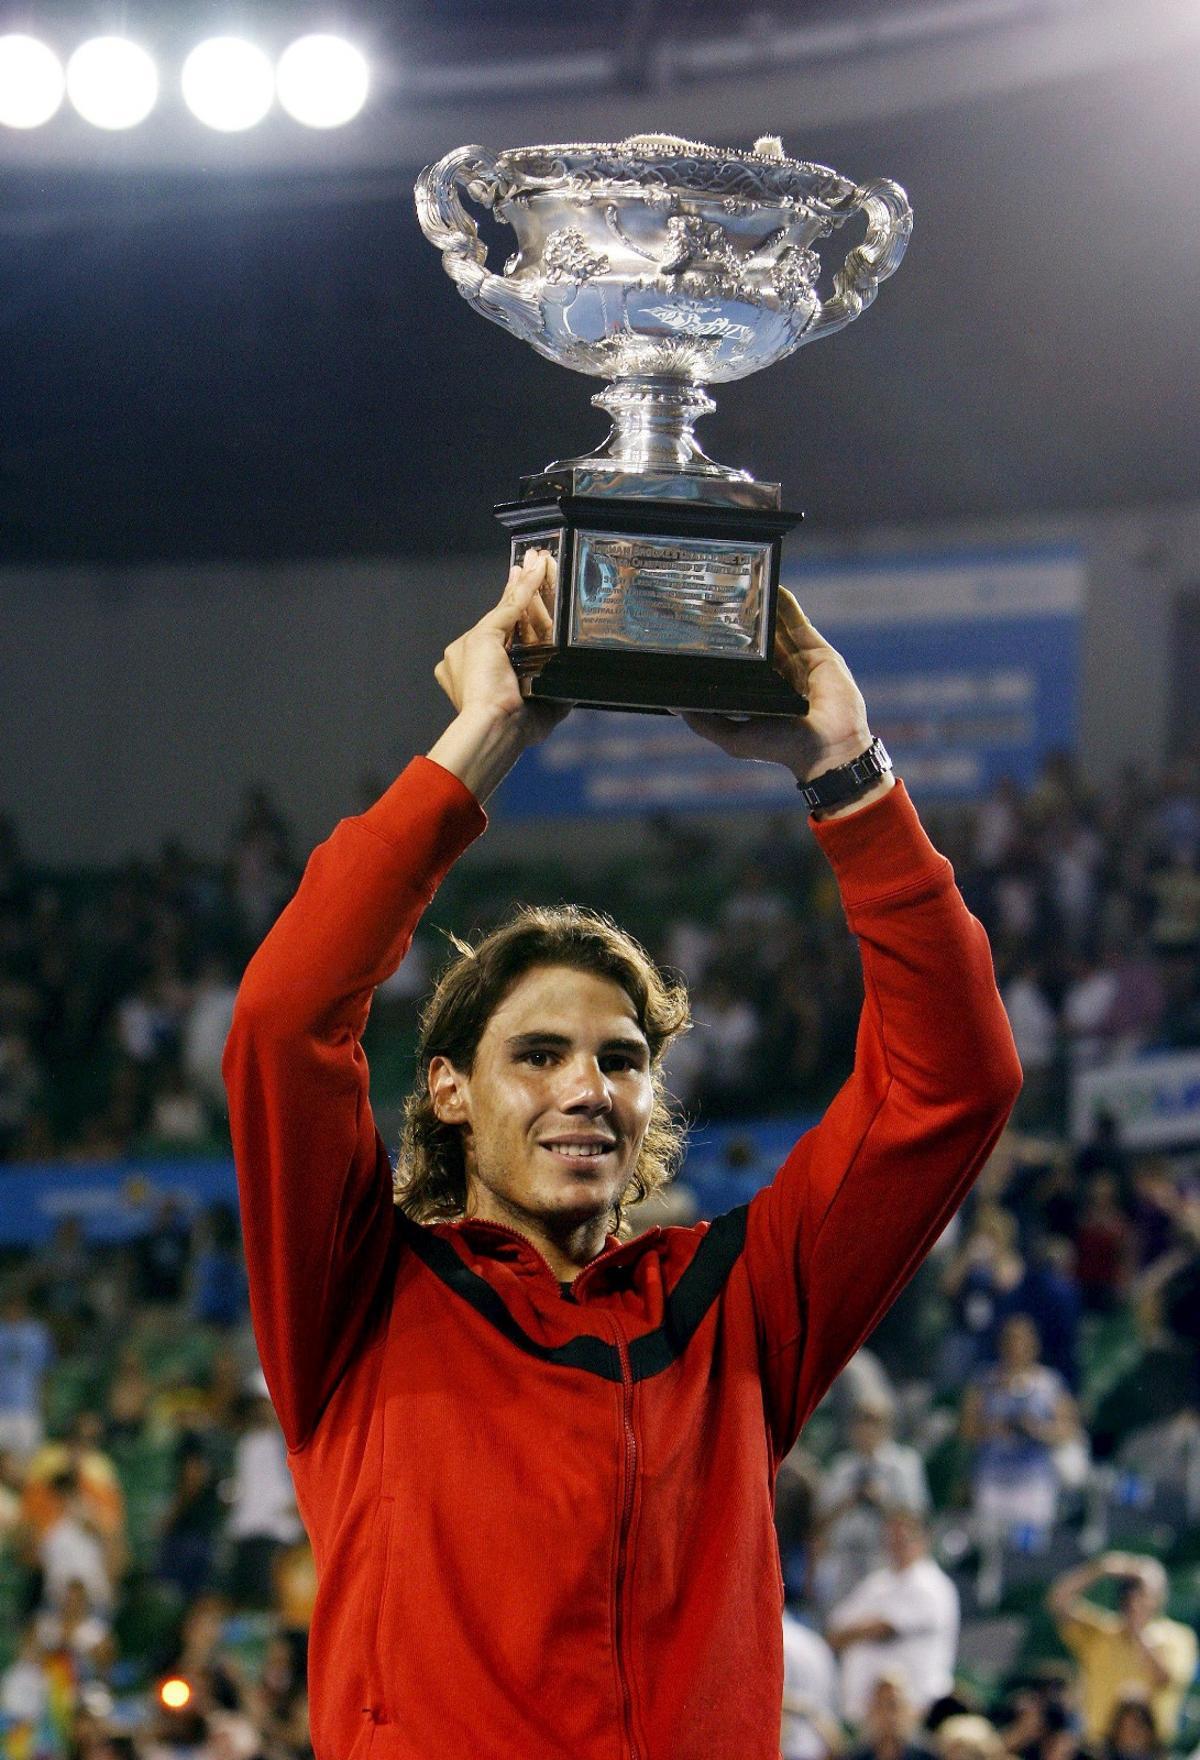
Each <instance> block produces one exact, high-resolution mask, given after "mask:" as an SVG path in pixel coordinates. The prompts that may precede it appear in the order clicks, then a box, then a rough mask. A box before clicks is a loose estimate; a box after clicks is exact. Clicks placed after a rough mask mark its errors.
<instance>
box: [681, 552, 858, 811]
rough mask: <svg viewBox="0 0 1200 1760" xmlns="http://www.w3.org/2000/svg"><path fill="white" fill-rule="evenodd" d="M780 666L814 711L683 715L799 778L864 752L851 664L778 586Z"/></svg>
mask: <svg viewBox="0 0 1200 1760" xmlns="http://www.w3.org/2000/svg"><path fill="white" fill-rule="evenodd" d="M775 668H776V671H777V672H779V673H780V674H781V675H782V676H783V677H784V678H785V679H786V680H787V682H788V683H789V684H790V685H791V686H792V687H793V689H794V690H796V691H798V692H799V693H800V694H801V695H802V696H805V697H807V698H808V714H807V715H798V716H797V717H796V718H795V719H794V720H792V719H790V718H789V717H788V716H783V715H750V716H747V717H746V718H745V719H744V720H737V719H734V718H732V717H731V716H728V715H685V716H684V717H683V719H684V720H685V721H686V722H687V724H688V726H689V727H690V728H692V730H693V731H694V732H696V733H698V734H699V735H700V736H701V738H703V739H708V740H711V741H712V742H713V744H714V745H717V746H720V748H721V750H722V751H724V752H728V753H729V754H730V755H731V756H732V757H735V758H758V759H759V760H761V761H762V762H763V763H767V764H785V765H786V766H787V768H788V769H789V770H790V771H791V772H792V774H793V775H794V776H795V778H796V780H797V782H812V781H813V780H814V779H815V778H816V777H818V776H820V775H821V774H822V772H824V771H826V770H835V769H836V768H837V767H838V766H839V765H840V764H849V763H850V762H851V760H852V759H854V758H858V757H861V755H862V753H863V752H865V751H866V749H867V747H868V746H869V745H870V743H871V730H870V728H869V726H868V725H867V709H866V704H865V703H864V702H863V699H862V692H861V691H860V690H859V688H858V686H857V685H856V684H855V682H854V679H853V678H852V677H851V675H850V668H849V667H848V666H847V665H846V662H845V661H844V660H843V659H842V656H841V655H840V654H839V653H838V651H837V649H836V648H831V647H830V645H829V643H828V642H827V641H826V640H825V638H824V636H822V635H821V634H820V632H819V631H818V630H817V629H816V628H814V626H813V625H812V624H811V623H810V622H809V621H808V618H807V617H806V616H805V615H804V613H803V611H802V610H801V609H800V606H799V604H798V602H797V600H796V598H795V596H794V595H793V594H792V593H789V592H788V590H787V588H786V587H781V588H780V589H779V606H778V612H777V615H776V619H775Z"/></svg>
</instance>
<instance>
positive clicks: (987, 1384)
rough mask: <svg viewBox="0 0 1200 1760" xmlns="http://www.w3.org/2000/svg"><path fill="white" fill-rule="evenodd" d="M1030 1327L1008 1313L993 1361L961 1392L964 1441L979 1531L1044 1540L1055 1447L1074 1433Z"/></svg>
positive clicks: (1064, 1394) (1063, 1390) (1065, 1396)
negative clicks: (970, 1453)
mask: <svg viewBox="0 0 1200 1760" xmlns="http://www.w3.org/2000/svg"><path fill="white" fill-rule="evenodd" d="M1039 1349H1040V1341H1039V1339H1038V1335H1037V1329H1036V1327H1035V1326H1034V1324H1033V1322H1032V1321H1031V1320H1030V1319H1029V1317H1028V1316H1027V1315H1025V1314H1014V1315H1013V1316H1012V1317H1011V1319H1009V1320H1008V1321H1006V1323H1005V1325H1004V1329H1003V1331H1002V1332H1001V1334H1000V1361H999V1362H998V1364H997V1365H996V1367H995V1368H993V1369H988V1370H985V1371H984V1373H983V1374H982V1375H980V1376H978V1377H977V1378H976V1380H975V1381H974V1382H973V1383H972V1385H971V1386H970V1387H969V1388H968V1389H967V1394H966V1399H965V1400H964V1403H963V1412H962V1436H963V1440H964V1441H965V1442H967V1443H968V1444H969V1445H971V1446H972V1447H973V1448H974V1451H975V1458H974V1504H975V1515H976V1520H977V1523H978V1527H979V1532H980V1534H981V1536H983V1537H984V1538H985V1539H1002V1540H1012V1539H1019V1540H1022V1541H1023V1542H1024V1543H1026V1544H1028V1545H1030V1546H1031V1547H1037V1546H1041V1545H1044V1544H1045V1541H1046V1539H1047V1538H1048V1536H1049V1532H1050V1528H1051V1526H1052V1525H1053V1522H1054V1515H1055V1507H1056V1503H1057V1496H1058V1482H1059V1481H1058V1467H1057V1465H1056V1462H1055V1450H1056V1449H1058V1448H1060V1447H1061V1446H1062V1445H1064V1444H1066V1443H1070V1442H1071V1441H1073V1440H1075V1439H1076V1438H1077V1437H1078V1434H1079V1425H1078V1419H1077V1417H1076V1413H1075V1402H1074V1400H1073V1399H1072V1398H1071V1395H1070V1394H1069V1392H1068V1391H1067V1387H1066V1383H1065V1382H1064V1381H1063V1379H1062V1376H1061V1375H1058V1374H1056V1373H1055V1371H1054V1370H1053V1369H1048V1368H1046V1367H1045V1365H1044V1364H1043V1363H1041V1362H1039V1360H1038V1353H1039Z"/></svg>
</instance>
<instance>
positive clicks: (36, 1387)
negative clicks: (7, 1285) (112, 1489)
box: [0, 1289, 54, 1461]
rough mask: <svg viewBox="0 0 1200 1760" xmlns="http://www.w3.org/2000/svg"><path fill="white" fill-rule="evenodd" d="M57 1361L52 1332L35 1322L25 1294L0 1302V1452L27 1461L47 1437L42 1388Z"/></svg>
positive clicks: (14, 1292)
mask: <svg viewBox="0 0 1200 1760" xmlns="http://www.w3.org/2000/svg"><path fill="white" fill-rule="evenodd" d="M53 1361H54V1343H53V1340H52V1339H51V1336H50V1329H49V1327H47V1326H46V1325H45V1323H44V1322H43V1321H41V1320H35V1319H34V1317H33V1315H32V1314H31V1313H30V1311H29V1304H28V1301H27V1299H26V1297H25V1296H24V1294H23V1293H22V1292H21V1291H20V1290H17V1289H13V1290H11V1291H10V1292H9V1293H8V1294H7V1295H6V1296H5V1297H4V1299H3V1300H2V1301H0V1448H5V1449H8V1450H10V1451H11V1453H13V1454H14V1455H16V1456H17V1458H18V1460H21V1461H26V1460H28V1459H29V1457H30V1456H31V1455H32V1454H33V1453H34V1452H35V1450H36V1449H38V1448H39V1447H40V1446H41V1441H42V1437H43V1435H44V1434H45V1425H44V1422H43V1417H42V1388H43V1384H44V1382H45V1377H46V1371H47V1370H48V1369H49V1367H50V1365H51V1363H52V1362H53Z"/></svg>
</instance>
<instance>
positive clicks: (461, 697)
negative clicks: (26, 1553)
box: [223, 554, 557, 1448]
mask: <svg viewBox="0 0 1200 1760" xmlns="http://www.w3.org/2000/svg"><path fill="white" fill-rule="evenodd" d="M547 565H548V564H547V559H546V558H545V557H544V556H543V555H540V554H535V555H534V556H533V557H532V558H530V559H528V561H527V566H526V567H525V568H524V569H522V570H519V571H517V570H514V572H513V574H512V575H510V577H509V582H508V585H507V586H506V588H505V593H504V597H503V599H502V600H501V602H500V604H499V605H498V606H497V607H496V608H495V609H494V610H493V611H491V612H489V613H488V614H487V616H486V617H484V618H483V619H482V620H481V622H480V623H479V624H477V625H476V626H475V628H474V629H472V630H470V631H468V632H467V634H466V635H464V636H461V637H460V638H459V639H458V641H457V642H455V643H453V644H451V646H450V647H449V648H448V649H447V650H446V654H445V656H444V658H443V659H442V661H441V662H439V665H438V667H437V669H436V676H437V678H438V682H439V683H440V684H441V685H442V688H443V689H444V690H445V691H446V693H447V695H448V696H450V698H451V701H452V702H453V704H454V707H455V709H456V710H457V711H458V713H457V715H456V718H455V720H454V721H453V722H451V724H450V726H449V727H448V728H447V729H446V732H445V733H444V734H443V735H442V737H441V738H440V739H439V740H438V742H437V744H436V745H434V746H433V747H432V749H431V751H430V753H429V755H428V757H427V758H417V759H415V760H414V762H413V763H412V764H410V765H409V767H408V768H407V769H406V770H405V771H404V772H403V774H402V775H401V776H400V777H399V778H398V779H397V781H396V782H394V783H393V784H392V786H391V788H389V789H388V791H387V793H386V794H385V795H384V796H383V797H382V798H381V799H380V800H379V801H377V802H376V803H375V805H374V806H373V807H371V808H370V809H369V810H368V811H367V812H365V813H362V814H360V815H358V816H357V817H355V818H350V819H344V820H343V821H342V822H341V823H340V824H339V825H338V826H337V828H336V829H335V830H334V832H333V834H332V836H330V837H329V838H328V839H327V841H326V842H325V843H323V844H321V845H320V846H319V847H318V848H317V849H316V850H314V852H313V854H312V856H311V857H310V859H309V862H308V866H307V867H306V869H305V872H304V877H303V879H302V880H301V882H300V886H299V888H298V890H297V892H296V895H295V897H294V898H293V899H292V900H291V902H290V903H289V904H288V906H287V907H286V909H285V910H284V911H283V913H282V914H281V916H280V917H279V920H278V921H277V922H276V924H275V925H274V927H273V928H272V930H271V931H270V933H269V934H268V936H267V937H266V939H265V941H264V942H263V944H262V946H261V947H260V948H259V950H258V952H257V953H256V954H255V955H254V958H253V959H252V960H251V961H250V964H249V966H248V967H247V969H246V973H245V976H244V977H243V980H242V984H241V988H240V990H239V992H238V999H237V1006H236V1008H235V1011H234V1019H233V1027H232V1030H231V1032H230V1035H229V1040H228V1043H227V1045H226V1048H225V1058H224V1064H223V1071H224V1076H225V1084H226V1089H227V1092H228V1096H229V1118H230V1129H231V1132H232V1136H233V1148H234V1158H235V1161H236V1163H237V1172H238V1186H239V1192H240V1197H241V1214H242V1229H243V1233H244V1236H245V1241H246V1261H247V1265H248V1268H249V1273H250V1299H251V1311H252V1315H253V1320H254V1330H255V1337H256V1339H257V1343H258V1349H259V1355H260V1357H261V1360H262V1364H263V1369H264V1372H265V1374H266V1377H267V1384H268V1386H269V1388H270V1390H271V1397H272V1399H273V1401H274V1404H275V1409H276V1412H277V1413H278V1416H279V1420H280V1423H281V1425H282V1428H283V1432H284V1435H285V1437H286V1439H287V1442H288V1446H289V1447H290V1448H300V1447H302V1446H303V1445H304V1444H305V1443H306V1442H307V1441H308V1439H309V1437H310V1436H311V1434H312V1431H313V1428H314V1426H315V1424H316V1422H317V1420H318V1418H319V1417H320V1414H321V1412H322V1410H323V1409H324V1406H325V1404H326V1402H327V1401H328V1399H329V1396H330V1394H331V1393H332V1391H333V1389H334V1387H335V1386H336V1384H337V1381H338V1378H339V1376H340V1375H341V1373H342V1371H343V1370H344V1368H345V1366H346V1363H347V1361H348V1359H349V1357H350V1355H351V1354H352V1353H353V1351H354V1350H355V1349H356V1348H357V1347H358V1345H359V1344H360V1343H361V1342H362V1340H363V1338H364V1336H365V1334H366V1333H367V1331H368V1330H369V1328H370V1326H371V1324H372V1321H373V1319H375V1318H377V1317H378V1316H379V1315H380V1314H381V1313H382V1311H383V1306H382V1299H383V1297H384V1296H385V1294H386V1289H387V1284H388V1281H389V1266H390V1259H391V1255H392V1253H393V1252H394V1250H395V1238H396V1231H395V1229H394V1226H393V1223H394V1214H393V1204H392V1174H391V1164H390V1161H389V1158H388V1154H387V1151H386V1149H385V1147H384V1144H383V1142H382V1140H381V1139H380V1137H379V1134H378V1132H377V1131H376V1128H375V1123H374V1119H373V1117H372V1114H371V1107H370V1101H369V1099H368V1092H367V1064H366V1059H365V1057H364V1055H363V1050H362V1043H361V1041H362V1035H363V1030H364V1028H365V1026H366V1021H367V1015H368V1011H369V1009H370V1005H371V998H372V994H373V991H374V989H375V986H376V985H377V984H379V983H381V982H382V981H383V980H384V979H385V978H387V977H389V976H390V975H391V973H392V972H394V971H395V969H396V967H397V966H398V965H399V963H400V961H401V959H402V958H403V957H404V954H405V953H406V952H407V950H408V946H409V942H410V941H411V939H412V934H413V931H414V929H415V928H416V925H417V922H418V920H419V918H420V916H421V914H422V912H423V911H424V910H425V908H426V906H427V905H428V904H429V901H430V900H431V899H432V897H433V895H434V892H435V891H436V889H437V886H438V885H439V883H440V881H441V880H442V878H443V876H444V875H445V873H446V871H447V870H448V869H449V867H450V866H451V864H452V863H453V862H454V860H455V859H456V858H457V857H458V856H459V855H460V854H461V853H462V851H463V850H464V849H465V848H466V846H467V845H468V844H469V843H470V842H471V841H472V840H473V839H474V838H475V837H477V836H478V835H479V833H480V832H481V831H482V830H483V827H484V825H485V823H486V820H485V818H484V814H483V811H482V809H481V806H480V801H481V800H483V799H485V798H486V796H487V795H488V794H489V793H490V792H491V790H492V788H494V787H495V786H496V784H497V783H498V782H499V781H500V779H501V778H502V776H503V775H504V774H505V772H506V771H507V770H508V769H509V768H510V767H511V765H512V764H513V763H514V762H515V760H516V758H517V757H518V755H519V754H520V752H521V751H522V750H523V749H524V747H525V746H526V745H528V744H530V743H531V741H533V740H535V739H537V738H540V737H542V736H543V735H544V732H546V731H548V730H549V727H550V725H552V722H553V719H556V718H557V712H553V711H552V712H550V713H549V714H548V715H547V714H546V713H542V714H541V715H540V716H539V714H538V712H537V711H536V710H529V709H528V708H527V706H526V705H525V704H524V703H523V702H522V700H521V699H520V695H519V691H518V689H517V680H516V675H515V674H514V672H513V670H512V666H511V665H510V663H509V661H508V657H507V653H506V643H507V641H508V639H509V637H510V636H511V635H512V632H513V630H514V629H515V628H516V627H517V625H518V623H519V622H521V620H522V619H528V618H529V617H530V615H531V613H530V605H531V602H532V601H533V600H534V599H535V597H537V596H538V595H539V593H540V590H541V587H542V584H543V581H544V576H545V569H546V567H547ZM539 605H540V600H539ZM534 616H536V612H535V613H534Z"/></svg>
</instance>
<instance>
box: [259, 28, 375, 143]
mask: <svg viewBox="0 0 1200 1760" xmlns="http://www.w3.org/2000/svg"><path fill="white" fill-rule="evenodd" d="M275 78H276V85H277V88H278V91H279V102H280V103H281V104H282V105H283V108H284V109H285V110H286V111H287V113H288V115H289V116H294V117H295V119H296V121H297V122H303V123H305V124H306V125H307V126H308V127H309V128H340V127H341V126H342V124H343V123H344V122H349V121H350V120H351V118H352V117H355V116H357V115H358V113H359V111H360V110H361V109H362V107H363V105H364V104H365V103H366V101H367V84H368V74H367V61H366V57H365V55H363V54H362V52H361V50H358V49H356V48H355V47H354V44H353V43H348V42H346V40H345V38H344V37H329V36H323V35H320V34H318V35H315V36H311V37H299V38H298V39H297V40H296V42H294V43H291V44H289V46H288V47H287V48H286V49H285V50H284V52H283V54H282V55H281V56H280V57H279V67H278V69H277V71H276V75H275Z"/></svg>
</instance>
